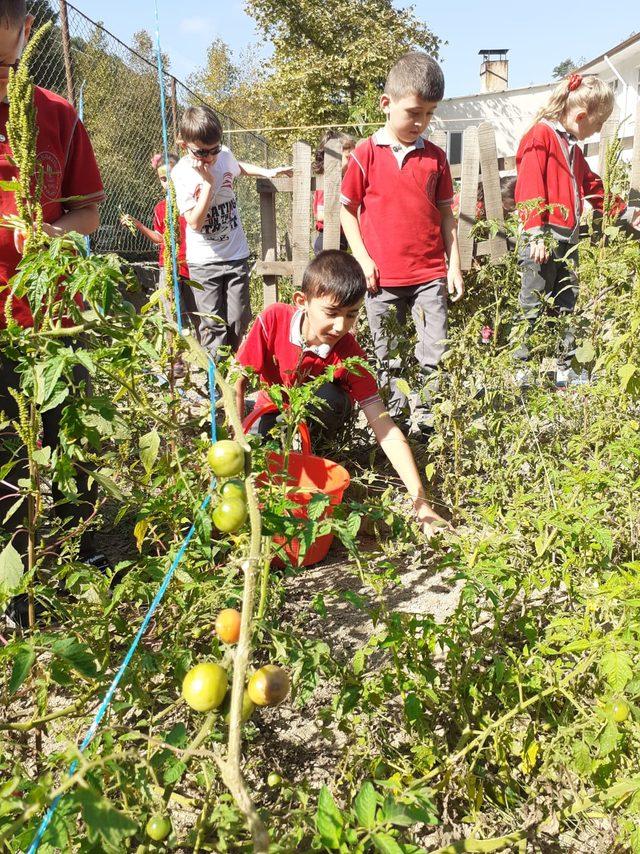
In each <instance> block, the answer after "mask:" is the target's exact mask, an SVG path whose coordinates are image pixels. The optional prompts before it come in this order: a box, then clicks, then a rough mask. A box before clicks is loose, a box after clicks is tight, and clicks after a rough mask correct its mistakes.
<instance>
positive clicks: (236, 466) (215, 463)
mask: <svg viewBox="0 0 640 854" xmlns="http://www.w3.org/2000/svg"><path fill="white" fill-rule="evenodd" d="M207 462H208V463H209V467H210V468H211V471H212V472H213V473H214V474H215V475H216V477H235V476H236V475H239V474H242V472H244V462H245V454H244V450H243V449H242V445H241V444H240V443H239V442H234V441H233V440H232V439H220V441H219V442H215V443H214V444H213V445H211V447H210V448H209V450H208V451H207Z"/></svg>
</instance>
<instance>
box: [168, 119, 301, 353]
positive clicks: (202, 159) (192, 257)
mask: <svg viewBox="0 0 640 854" xmlns="http://www.w3.org/2000/svg"><path fill="white" fill-rule="evenodd" d="M180 137H181V141H182V143H183V144H184V145H185V147H186V149H187V154H186V156H185V157H183V158H182V159H181V160H180V162H179V163H178V164H177V165H176V166H175V167H174V169H173V170H172V172H171V178H172V180H173V183H174V185H175V189H176V198H177V201H178V208H179V211H180V214H181V215H182V216H184V218H185V220H186V222H187V230H186V244H187V252H186V255H187V265H188V267H189V273H190V277H191V278H192V279H193V281H195V282H197V283H198V284H199V285H201V286H202V290H196V291H195V293H194V296H195V300H196V305H197V307H198V312H199V314H200V318H199V327H200V340H201V343H202V345H203V347H205V348H207V349H208V350H209V352H210V353H211V354H212V356H214V357H215V355H216V353H217V351H218V348H219V347H220V346H221V345H223V344H226V345H228V346H230V347H231V349H232V350H233V351H235V350H237V348H238V345H239V344H240V341H241V340H242V336H243V335H244V333H245V331H246V329H247V326H248V325H249V320H250V319H251V304H250V296H249V264H248V258H249V245H248V243H247V238H246V235H245V233H244V230H243V228H242V223H241V222H240V215H239V213H238V207H237V202H236V195H235V192H234V188H233V183H234V180H235V179H236V178H237V177H238V176H239V175H251V176H255V177H263V178H272V177H275V176H276V175H279V174H282V173H285V172H288V171H290V170H289V169H288V167H283V168H280V169H263V168H262V167H260V166H255V165H253V164H250V163H239V162H238V161H237V160H236V158H235V157H234V156H233V154H232V153H231V151H230V150H229V149H228V148H227V146H226V145H223V144H222V126H221V124H220V121H219V119H218V117H217V116H216V114H215V113H214V111H213V110H212V109H211V108H210V107H206V106H198V107H188V108H187V109H186V110H185V111H184V113H183V114H182V118H181V121H180Z"/></svg>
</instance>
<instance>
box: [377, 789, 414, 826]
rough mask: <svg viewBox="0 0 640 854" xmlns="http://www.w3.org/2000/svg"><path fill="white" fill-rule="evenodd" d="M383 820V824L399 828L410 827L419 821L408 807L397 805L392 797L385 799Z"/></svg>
mask: <svg viewBox="0 0 640 854" xmlns="http://www.w3.org/2000/svg"><path fill="white" fill-rule="evenodd" d="M381 818H382V821H383V822H386V823H387V824H395V825H397V826H398V827H410V826H411V825H412V824H415V823H416V821H417V820H418V819H416V817H415V816H414V815H413V814H412V812H411V810H410V808H409V807H408V806H406V805H405V804H399V803H397V801H396V800H395V799H394V798H393V797H392V796H391V795H388V796H387V798H386V799H385V802H384V806H383V808H382V816H381Z"/></svg>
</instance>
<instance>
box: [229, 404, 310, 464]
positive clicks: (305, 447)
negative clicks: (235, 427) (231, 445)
mask: <svg viewBox="0 0 640 854" xmlns="http://www.w3.org/2000/svg"><path fill="white" fill-rule="evenodd" d="M279 411H280V410H279V409H278V407H277V406H276V405H275V403H267V404H265V405H264V406H256V407H255V408H254V410H253V411H252V412H250V413H249V415H247V417H246V418H245V419H244V421H243V422H242V429H243V430H244V432H245V433H246V432H247V431H248V430H249V429H250V428H251V427H252V426H253V425H254V424H255V423H256V421H257V420H258V418H260V417H262V416H263V415H268V414H269V413H270V412H279ZM298 431H299V432H300V442H301V444H302V453H303V454H311V434H310V433H309V428H308V427H307V425H306V424H305V423H304V421H303V422H301V423H300V424H298Z"/></svg>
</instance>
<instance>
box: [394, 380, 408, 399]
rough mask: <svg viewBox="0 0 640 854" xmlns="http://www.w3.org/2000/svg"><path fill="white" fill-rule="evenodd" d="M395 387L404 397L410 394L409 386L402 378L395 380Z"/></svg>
mask: <svg viewBox="0 0 640 854" xmlns="http://www.w3.org/2000/svg"><path fill="white" fill-rule="evenodd" d="M396 388H397V389H398V391H399V392H400V394H404V396H405V397H409V395H410V394H411V386H410V385H409V383H408V382H407V381H406V380H403V379H402V378H400V379H397V380H396Z"/></svg>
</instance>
